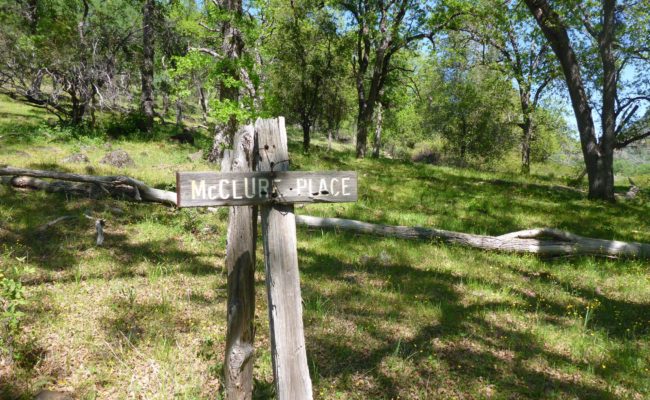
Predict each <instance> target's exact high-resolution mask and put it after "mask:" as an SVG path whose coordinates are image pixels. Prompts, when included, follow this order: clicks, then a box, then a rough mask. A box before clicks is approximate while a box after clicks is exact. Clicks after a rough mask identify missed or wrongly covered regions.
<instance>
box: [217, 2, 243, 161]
mask: <svg viewBox="0 0 650 400" xmlns="http://www.w3.org/2000/svg"><path fill="white" fill-rule="evenodd" d="M220 4H221V8H222V12H224V13H226V15H227V18H226V19H225V21H223V24H222V25H221V35H222V37H223V41H222V44H221V51H222V54H223V55H224V57H225V58H226V59H227V60H228V64H227V67H226V71H224V74H225V75H228V77H229V78H231V79H233V80H235V81H240V72H239V69H240V65H239V59H240V57H241V54H242V51H243V49H244V40H243V37H242V34H241V31H240V30H239V28H238V27H237V26H235V24H234V23H235V21H240V20H241V19H242V0H224V1H223V2H220ZM219 100H221V101H222V102H229V103H231V104H239V89H238V88H237V87H236V85H230V84H228V85H226V84H225V82H224V81H223V80H222V81H221V82H220V83H219ZM237 125H238V123H237V117H236V116H235V115H231V116H230V117H229V118H228V120H227V121H223V122H221V123H218V124H217V126H216V127H215V134H214V141H213V143H212V150H211V151H210V155H209V156H208V160H209V161H211V162H214V163H218V162H221V159H222V158H223V152H224V150H225V149H227V148H230V147H232V143H233V137H234V135H235V132H237Z"/></svg>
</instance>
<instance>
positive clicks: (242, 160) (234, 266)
mask: <svg viewBox="0 0 650 400" xmlns="http://www.w3.org/2000/svg"><path fill="white" fill-rule="evenodd" d="M254 136H255V131H254V129H253V126H252V125H247V126H244V127H242V128H241V129H240V130H239V131H238V132H237V134H236V135H235V140H234V146H235V148H234V149H233V151H232V152H230V153H229V155H228V156H226V155H224V158H223V160H222V164H221V165H222V167H221V170H222V171H224V172H226V171H233V172H247V171H253V169H254V165H253V161H254V156H253V155H254V143H255V139H254ZM227 240H228V241H227V245H226V267H227V269H228V309H227V315H228V327H227V333H226V356H225V362H224V375H225V388H226V399H228V400H234V399H237V400H242V399H245V400H248V399H251V398H252V397H253V364H254V363H253V354H254V347H253V337H254V335H255V330H254V326H253V318H254V316H255V244H256V240H257V207H256V206H239V207H230V219H229V222H228V239H227Z"/></svg>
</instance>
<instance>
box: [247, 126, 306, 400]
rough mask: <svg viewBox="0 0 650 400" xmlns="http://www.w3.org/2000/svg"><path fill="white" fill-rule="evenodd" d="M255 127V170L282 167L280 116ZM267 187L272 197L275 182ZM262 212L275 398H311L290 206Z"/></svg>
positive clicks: (284, 148) (283, 138)
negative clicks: (256, 155) (256, 159)
mask: <svg viewBox="0 0 650 400" xmlns="http://www.w3.org/2000/svg"><path fill="white" fill-rule="evenodd" d="M255 131H256V132H255V133H256V137H257V148H258V151H259V153H258V155H259V159H258V170H259V171H286V170H287V169H288V168H289V163H288V159H289V151H288V148H287V133H286V130H285V126H284V118H282V117H280V118H278V119H265V120H262V119H258V120H257V122H256V124H255ZM268 187H269V190H270V191H271V192H270V195H271V196H273V195H274V192H273V182H271V183H270V185H269V186H268ZM260 211H261V215H262V234H263V241H264V263H265V265H266V288H267V293H268V302H269V324H270V328H271V346H272V360H273V375H274V377H275V388H276V392H277V396H278V399H279V400H309V399H312V398H313V397H312V387H311V379H310V378H309V369H308V367H307V352H306V349H305V334H304V331H303V324H302V298H301V296H300V277H299V274H298V252H297V247H296V220H295V216H294V213H293V205H272V206H262V207H261V210H260Z"/></svg>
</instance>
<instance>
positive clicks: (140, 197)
mask: <svg viewBox="0 0 650 400" xmlns="http://www.w3.org/2000/svg"><path fill="white" fill-rule="evenodd" d="M0 176H14V177H17V178H20V179H23V180H24V181H28V179H26V178H25V177H32V178H49V179H58V180H62V181H71V182H83V183H88V184H92V185H95V186H96V187H97V189H98V190H99V191H102V192H104V193H105V194H107V195H117V194H127V195H128V196H129V197H131V198H133V199H134V200H137V201H152V202H156V203H163V204H176V193H174V192H168V191H166V190H161V189H156V188H152V187H150V186H147V185H146V184H145V183H144V182H141V181H139V180H137V179H134V178H131V177H128V176H96V175H81V174H71V173H67V172H57V171H43V170H36V169H26V168H14V167H2V168H0ZM29 181H30V184H31V185H33V186H40V188H42V189H44V190H45V189H46V188H47V190H49V191H54V192H56V191H61V192H66V190H70V191H72V192H77V191H83V190H84V189H90V186H88V185H86V186H81V185H76V186H70V185H67V188H65V187H63V188H61V190H58V189H57V185H58V184H60V183H48V182H45V181H42V180H40V179H32V180H29ZM80 194H81V193H80Z"/></svg>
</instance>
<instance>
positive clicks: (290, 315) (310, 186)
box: [176, 117, 357, 400]
mask: <svg viewBox="0 0 650 400" xmlns="http://www.w3.org/2000/svg"><path fill="white" fill-rule="evenodd" d="M234 147H235V148H234V150H233V151H232V152H231V153H228V154H229V155H228V157H226V158H224V163H223V164H222V169H223V170H224V172H221V173H215V172H177V173H176V191H177V192H176V193H177V205H178V207H202V206H232V207H231V208H230V212H229V214H230V220H229V223H228V240H227V249H226V267H227V270H228V306H227V314H228V315H227V321H228V322H227V324H228V325H227V334H226V355H225V362H224V375H225V389H226V390H225V394H226V399H229V400H230V399H238V400H239V399H250V398H251V397H252V391H253V368H252V366H253V361H252V360H253V359H254V357H253V348H254V347H253V336H254V331H255V329H254V325H253V316H254V313H255V307H254V302H255V292H254V289H255V279H254V271H255V248H256V242H255V241H256V237H257V215H258V207H257V206H259V214H260V216H261V221H262V224H261V228H262V229H261V230H262V239H263V245H264V265H265V271H266V289H267V295H268V307H269V325H270V329H269V330H270V335H271V356H272V358H271V359H272V362H273V375H274V379H275V389H276V394H277V397H278V399H279V400H310V399H312V398H313V393H312V386H311V379H310V377H309V368H308V366H307V352H306V346H305V335H304V329H303V323H302V303H301V300H302V297H301V294H300V278H299V271H298V253H297V239H296V221H295V215H294V213H293V203H338V202H350V201H356V199H357V174H356V172H339V171H333V172H300V171H291V172H290V171H288V169H289V163H288V162H287V160H288V158H289V154H288V149H287V136H286V130H285V126H284V118H282V117H280V118H277V119H267V120H262V119H259V120H257V122H256V123H255V126H254V127H253V126H252V125H247V126H244V127H242V128H241V129H240V130H239V132H237V135H235V140H234ZM227 158H232V159H231V160H227ZM253 170H256V171H255V172H253Z"/></svg>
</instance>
